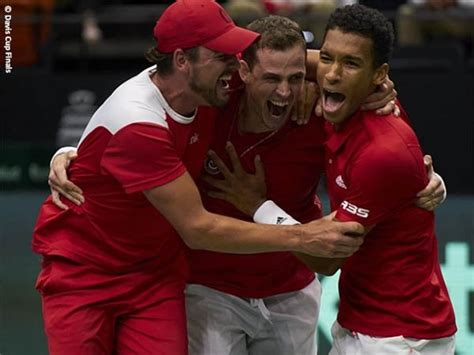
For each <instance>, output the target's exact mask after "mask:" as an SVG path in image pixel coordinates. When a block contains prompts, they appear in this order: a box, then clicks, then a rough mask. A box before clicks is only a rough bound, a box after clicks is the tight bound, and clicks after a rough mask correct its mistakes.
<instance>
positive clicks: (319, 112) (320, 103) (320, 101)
mask: <svg viewBox="0 0 474 355" xmlns="http://www.w3.org/2000/svg"><path fill="white" fill-rule="evenodd" d="M314 114H315V115H316V116H318V117H322V116H323V99H322V98H321V97H320V98H319V99H318V101H317V102H316V107H315V108H314Z"/></svg>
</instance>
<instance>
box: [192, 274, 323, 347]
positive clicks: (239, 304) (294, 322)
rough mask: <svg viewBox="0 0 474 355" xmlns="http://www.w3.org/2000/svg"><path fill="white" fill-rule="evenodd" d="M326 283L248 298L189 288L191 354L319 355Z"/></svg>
mask: <svg viewBox="0 0 474 355" xmlns="http://www.w3.org/2000/svg"><path fill="white" fill-rule="evenodd" d="M320 299H321V285H320V283H319V281H318V279H317V278H316V279H315V280H314V281H313V282H311V283H310V284H309V285H308V286H306V287H305V288H303V289H302V290H299V291H295V292H289V293H283V294H279V295H275V296H270V297H266V298H259V299H245V298H240V297H236V296H233V295H229V294H227V293H223V292H220V291H217V290H214V289H212V288H208V287H205V286H202V285H197V284H190V285H188V286H187V287H186V315H187V324H188V339H189V355H210V354H212V355H214V354H218V355H266V354H268V355H288V354H298V355H315V354H316V342H315V333H316V326H317V322H318V316H319V305H320Z"/></svg>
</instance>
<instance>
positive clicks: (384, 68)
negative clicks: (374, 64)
mask: <svg viewBox="0 0 474 355" xmlns="http://www.w3.org/2000/svg"><path fill="white" fill-rule="evenodd" d="M389 69H390V67H389V65H388V63H383V64H382V65H381V66H380V67H378V68H377V69H376V70H375V73H374V77H373V84H374V85H376V86H378V85H380V84H382V83H383V82H384V81H385V79H386V78H387V75H388V71H389Z"/></svg>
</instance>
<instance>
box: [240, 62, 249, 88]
mask: <svg viewBox="0 0 474 355" xmlns="http://www.w3.org/2000/svg"><path fill="white" fill-rule="evenodd" d="M239 62H240V68H239V75H240V79H242V81H243V82H244V84H248V83H249V80H250V75H251V71H250V67H249V65H248V63H247V62H246V61H245V60H242V59H241V60H239Z"/></svg>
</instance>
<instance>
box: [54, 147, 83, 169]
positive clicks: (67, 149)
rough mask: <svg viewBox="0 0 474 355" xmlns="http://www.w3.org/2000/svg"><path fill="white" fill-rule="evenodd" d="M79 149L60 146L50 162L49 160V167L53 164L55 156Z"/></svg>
mask: <svg viewBox="0 0 474 355" xmlns="http://www.w3.org/2000/svg"><path fill="white" fill-rule="evenodd" d="M75 151H77V148H76V147H62V148H59V149H58V150H57V151H56V153H54V155H53V157H52V158H51V160H50V162H49V167H51V166H52V165H53V160H54V158H56V157H57V156H58V155H61V154H66V153H69V152H75Z"/></svg>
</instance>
